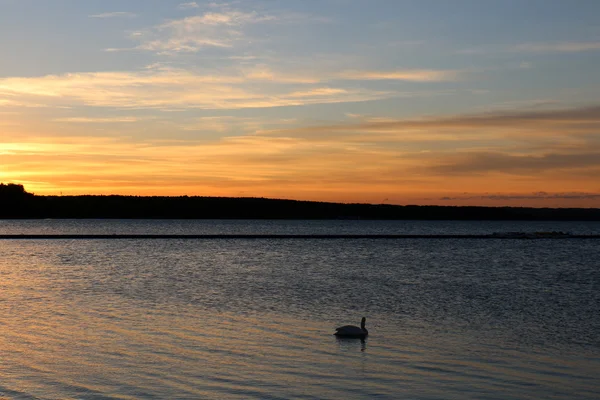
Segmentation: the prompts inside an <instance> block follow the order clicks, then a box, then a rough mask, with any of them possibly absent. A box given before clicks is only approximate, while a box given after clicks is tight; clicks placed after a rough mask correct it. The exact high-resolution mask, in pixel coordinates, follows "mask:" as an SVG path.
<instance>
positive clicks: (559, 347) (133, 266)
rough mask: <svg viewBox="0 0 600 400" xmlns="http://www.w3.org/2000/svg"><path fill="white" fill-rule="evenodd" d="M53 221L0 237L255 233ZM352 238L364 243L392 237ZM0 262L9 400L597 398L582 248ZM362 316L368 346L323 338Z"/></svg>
mask: <svg viewBox="0 0 600 400" xmlns="http://www.w3.org/2000/svg"><path fill="white" fill-rule="evenodd" d="M317 222H318V223H317V224H315V221H308V222H306V225H303V224H302V222H301V221H294V222H293V223H290V224H289V225H286V222H285V221H271V222H269V221H265V222H264V224H262V225H260V226H262V227H264V229H265V230H266V229H271V230H270V231H269V232H267V233H272V231H273V230H278V232H275V233H287V232H290V231H293V232H291V233H296V232H297V230H301V233H314V231H315V229H321V231H319V232H317V233H321V232H324V231H325V232H324V233H339V231H336V229H337V227H339V225H336V224H338V222H335V221H334V222H333V225H332V226H329V225H327V223H326V221H317ZM361 222H363V221H349V222H347V221H342V226H343V227H345V228H344V229H347V231H348V232H349V233H356V232H355V231H351V232H350V228H347V227H348V226H349V225H351V226H352V227H353V228H352V229H357V228H356V227H357V226H360V223H361ZM60 223H61V221H50V222H47V226H48V227H49V228H44V223H43V222H40V221H26V222H24V223H23V225H21V226H19V221H9V223H8V224H7V221H2V223H1V224H0V226H3V225H2V224H4V227H5V228H4V229H6V226H10V227H11V228H10V229H11V230H12V232H14V230H15V229H21V230H22V231H27V230H28V229H29V230H31V229H33V228H32V227H35V229H38V230H39V229H42V230H43V229H49V230H53V231H52V232H53V233H73V229H78V230H77V232H76V233H96V232H102V233H104V232H106V231H111V232H115V233H129V232H135V233H156V232H160V233H179V231H177V232H173V229H174V228H173V227H175V226H177V227H182V226H184V227H185V228H176V229H181V233H199V232H198V230H199V229H205V230H204V231H207V232H208V231H210V233H239V232H241V233H256V232H255V231H253V230H256V225H255V222H254V221H225V222H223V223H222V224H221V225H219V224H217V226H216V227H210V224H209V223H208V222H207V221H203V222H198V223H197V225H194V221H158V222H156V223H157V226H154V227H153V228H148V227H152V226H153V224H154V223H155V221H136V222H133V224H132V225H129V224H130V223H131V221H100V222H98V221H87V222H86V221H65V222H64V225H63V226H62V231H61V225H60ZM355 223H356V224H355ZM28 224H29V225H28ZM86 224H87V226H86ZM244 224H250V225H251V226H246V227H243V225H244ZM269 224H271V227H270V228H266V227H267V226H269ZM345 224H349V225H345ZM446 224H448V225H449V226H450V225H452V224H451V223H446ZM470 224H471V225H472V229H471V230H470V231H469V230H468V227H467V225H465V224H464V223H459V225H458V226H454V227H450V228H448V229H450V230H451V229H455V230H456V231H458V230H460V231H461V232H463V231H464V230H467V231H469V233H472V232H473V231H477V232H482V231H485V233H489V232H488V230H490V229H493V230H497V225H495V226H493V227H491V228H490V226H482V225H485V223H480V224H479V225H478V223H472V222H471V223H470ZM364 225H366V226H367V227H368V228H365V229H371V230H372V232H374V233H397V231H396V229H398V226H397V225H396V224H390V223H388V222H384V223H381V224H377V223H376V222H374V221H366V222H365V224H364ZM416 225H418V224H416V223H414V225H413V227H412V228H410V229H413V230H414V229H418V228H416ZM142 226H144V227H145V228H143V229H145V230H144V231H143V232H141V231H140V230H141V229H142V228H141V227H142ZM165 226H168V227H169V228H168V229H171V230H170V231H168V232H165V229H167V228H165ZM224 226H227V227H229V228H230V230H229V231H227V232H223V231H222V230H223V229H224V228H223V227H224ZM274 226H275V228H273V227H274ZM315 226H316V227H318V228H315ZM390 226H392V227H393V229H394V231H393V232H389V229H390V228H389V227H390ZM577 226H580V225H577V224H574V225H573V227H575V228H576V227H577ZM190 227H192V230H193V231H192V232H190ZM432 227H433V228H436V229H437V230H438V232H436V233H447V232H448V231H445V232H439V230H440V229H441V228H440V225H437V226H436V225H435V224H433V225H427V223H425V226H424V227H421V228H420V229H422V230H428V229H433V228H432ZM597 227H598V226H597V225H594V224H589V225H588V226H586V227H585V229H589V230H591V231H593V230H595V229H597ZM94 229H99V230H100V231H94V232H90V231H92V230H94ZM152 229H154V230H153V231H152ZM234 229H235V230H237V232H232V230H234ZM244 229H245V230H244ZM261 229H263V228H261ZM548 229H549V230H563V231H565V230H569V229H565V228H564V227H563V226H557V225H552V226H548ZM507 230H520V229H515V228H510V229H507ZM523 230H525V229H523ZM526 230H527V231H532V230H546V229H537V228H534V229H526ZM571 230H572V231H574V230H575V229H571ZM57 231H58V232H57ZM65 231H68V232H65ZM148 231H152V232H148ZM375 231H376V232H375ZM345 232H346V231H345ZM421 232H422V231H421ZM421 232H418V233H421ZM34 233H39V231H36V232H34ZM358 233H364V231H361V232H358ZM574 233H575V232H574ZM577 233H578V232H577ZM0 255H1V257H0V328H1V332H2V335H0V357H1V360H2V362H1V363H0V396H4V397H6V398H11V399H12V398H15V399H68V398H72V399H112V398H115V399H140V398H142V399H143V398H148V399H164V398H171V399H196V398H223V399H247V398H256V399H269V398H270V399H292V398H294V399H296V398H306V399H317V398H329V399H339V398H348V399H366V398H383V399H398V398H400V399H402V398H406V399H448V398H461V399H464V398H473V399H484V398H485V399H507V398H508V399H510V398H514V399H541V398H544V399H570V398H578V399H594V398H598V394H599V393H600V383H599V382H598V381H599V380H598V379H597V378H598V376H600V318H599V316H598V315H599V313H598V310H600V290H598V289H599V287H600V269H599V268H598V263H597V260H599V259H600V248H599V246H598V241H597V240H539V241H523V240H521V241H519V240H494V241H481V240H464V239H463V240H344V239H342V240H331V241H318V240H262V239H260V240H228V239H225V240H152V241H148V240H46V241H30V240H20V241H0ZM363 315H365V316H367V327H368V328H369V331H370V335H369V338H368V339H367V340H366V341H365V342H361V341H360V340H337V339H336V338H335V337H334V336H332V333H333V331H334V328H335V327H336V326H339V325H343V324H347V323H355V324H358V323H359V321H360V318H361V317H362V316H363Z"/></svg>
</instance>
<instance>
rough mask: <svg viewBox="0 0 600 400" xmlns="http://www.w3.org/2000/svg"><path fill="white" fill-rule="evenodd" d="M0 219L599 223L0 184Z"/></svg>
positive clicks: (515, 212) (570, 214)
mask: <svg viewBox="0 0 600 400" xmlns="http://www.w3.org/2000/svg"><path fill="white" fill-rule="evenodd" d="M0 218H3V219H10V218H119V219H121V218H122V219H129V218H131V219H142V218H148V219H171V218H172V219H395V220H577V221H600V209H589V208H526V207H471V206H416V205H407V206H398V205H389V204H342V203H327V202H316V201H298V200H280V199H267V198H248V197H246V198H233V197H204V196H179V197H166V196H118V195H110V196H91V195H82V196H39V195H34V194H32V193H29V192H27V191H26V190H25V188H24V187H23V185H19V184H12V183H9V184H0Z"/></svg>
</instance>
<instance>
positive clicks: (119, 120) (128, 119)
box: [53, 117, 140, 124]
mask: <svg viewBox="0 0 600 400" xmlns="http://www.w3.org/2000/svg"><path fill="white" fill-rule="evenodd" d="M53 121H55V122H73V123H83V124H88V123H102V124H104V123H122V122H127V123H131V122H138V121H140V118H138V117H106V118H90V117H69V118H55V119H53Z"/></svg>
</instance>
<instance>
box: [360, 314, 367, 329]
mask: <svg viewBox="0 0 600 400" xmlns="http://www.w3.org/2000/svg"><path fill="white" fill-rule="evenodd" d="M365 322H367V318H365V317H362V319H361V320H360V329H363V330H364V329H365Z"/></svg>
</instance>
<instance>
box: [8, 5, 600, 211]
mask: <svg viewBox="0 0 600 400" xmlns="http://www.w3.org/2000/svg"><path fill="white" fill-rule="evenodd" d="M599 15H600V1H598V0H570V1H568V0H527V1H523V0H502V1H500V0H493V1H492V0H454V1H443V0H414V1H413V0H370V1H367V0H364V1H363V0H302V1H296V0H294V1H292V0H238V1H230V2H218V1H195V2H185V1H171V0H85V1H81V0H0V182H4V183H20V184H23V185H24V186H25V188H26V189H27V190H28V191H30V192H34V193H36V194H41V195H60V194H62V195H76V194H123V195H169V196H178V195H200V196H232V197H270V198H287V199H299V200H319V201H335V202H345V203H354V202H360V203H377V204H438V205H487V206H534V207H600V178H599V177H600V72H599V71H600V20H599V19H598V16H599Z"/></svg>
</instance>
